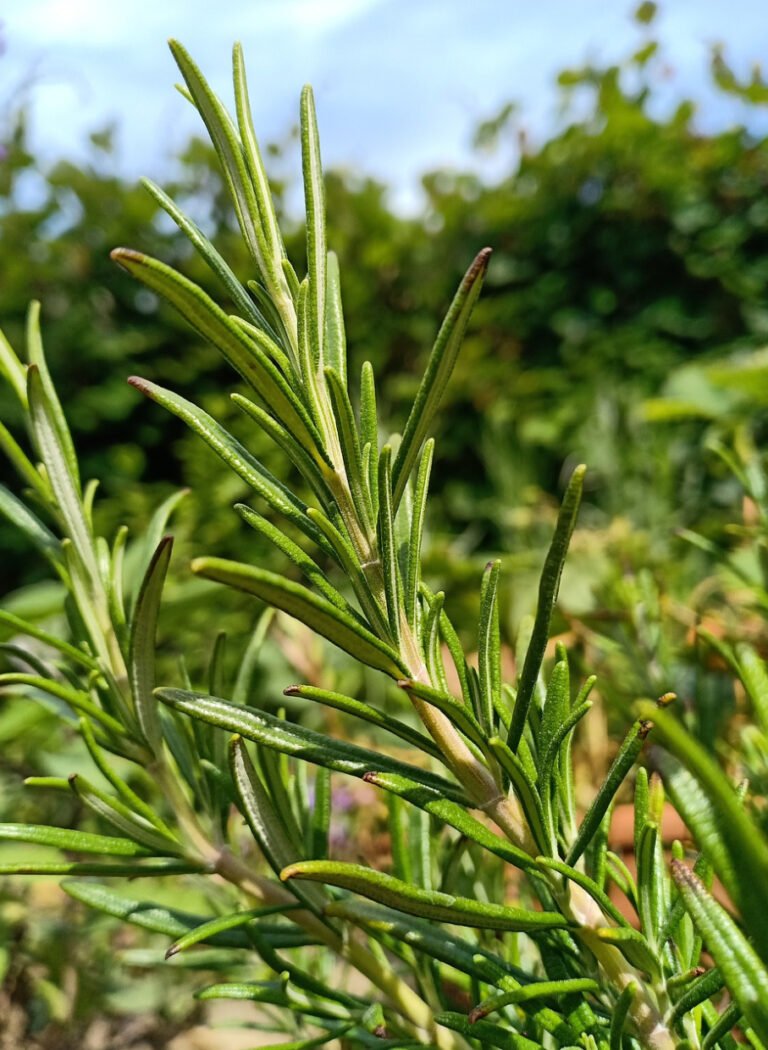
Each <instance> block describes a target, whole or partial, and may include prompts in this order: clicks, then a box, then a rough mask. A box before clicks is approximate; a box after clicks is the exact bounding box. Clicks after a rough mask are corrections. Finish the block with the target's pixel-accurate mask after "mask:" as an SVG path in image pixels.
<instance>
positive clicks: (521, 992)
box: [469, 977, 601, 1025]
mask: <svg viewBox="0 0 768 1050" xmlns="http://www.w3.org/2000/svg"><path fill="white" fill-rule="evenodd" d="M600 990H601V988H600V985H599V984H598V983H597V981H594V980H592V978H591V977H571V978H568V979H566V980H563V981H536V982H535V983H534V984H527V985H525V986H524V987H522V988H515V989H513V990H512V991H511V992H501V993H500V994H498V995H493V996H491V998H490V999H486V1000H485V1002H482V1003H480V1004H479V1005H478V1006H476V1007H475V1008H474V1009H473V1010H472V1012H471V1013H470V1015H469V1021H470V1023H471V1024H472V1025H475V1024H477V1022H478V1021H480V1020H481V1019H482V1018H483V1017H487V1016H488V1014H490V1013H495V1011H496V1010H501V1009H503V1008H504V1007H505V1006H512V1005H517V1004H521V1003H529V1002H531V1001H532V1000H534V999H556V998H558V996H561V995H573V994H574V993H576V992H599V991H600Z"/></svg>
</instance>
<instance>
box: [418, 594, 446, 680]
mask: <svg viewBox="0 0 768 1050" xmlns="http://www.w3.org/2000/svg"><path fill="white" fill-rule="evenodd" d="M444 603H445V592H444V591H438V592H437V594H435V595H433V596H432V598H431V599H430V600H429V602H428V606H427V615H426V616H425V617H424V623H423V625H422V630H421V636H422V640H421V648H422V651H423V653H424V657H425V660H426V664H427V671H428V672H429V678H430V680H431V681H432V682H433V683H434V684H435V687H436V689H437V690H438V692H441V693H443V694H444V695H450V688H449V686H448V679H447V678H446V676H445V664H444V663H443V653H442V649H441V646H440V616H441V614H442V611H443V605H444Z"/></svg>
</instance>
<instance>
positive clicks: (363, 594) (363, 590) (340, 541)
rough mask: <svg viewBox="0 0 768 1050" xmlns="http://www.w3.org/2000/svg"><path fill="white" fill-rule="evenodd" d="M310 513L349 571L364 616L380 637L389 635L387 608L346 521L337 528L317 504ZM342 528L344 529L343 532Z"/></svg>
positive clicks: (338, 558)
mask: <svg viewBox="0 0 768 1050" xmlns="http://www.w3.org/2000/svg"><path fill="white" fill-rule="evenodd" d="M307 516H308V517H309V519H310V520H311V521H312V522H313V524H314V525H316V526H317V528H318V529H319V530H320V532H321V533H322V534H323V535H324V536H325V538H326V540H327V542H328V544H329V545H330V547H331V549H332V550H333V552H334V557H335V558H336V561H337V562H338V563H339V565H340V566H341V568H342V570H343V572H344V573H345V574H346V576H347V579H348V580H349V582H350V583H351V584H352V589H353V590H354V592H355V597H356V598H357V600H358V602H359V604H360V609H361V610H362V613H363V616H364V617H365V620H366V621H367V624H366V625H367V626H371V627H372V628H373V633H374V634H378V635H379V636H381V635H382V634H384V635H386V634H387V631H388V627H387V619H386V614H385V611H384V610H383V609H382V608H381V606H380V605H379V603H378V601H377V600H376V598H375V597H374V595H373V590H372V588H371V585H370V583H369V582H368V576H367V575H366V572H365V569H364V568H363V567H362V566H361V564H360V558H359V557H358V555H357V553H356V551H355V549H354V547H353V546H352V544H351V542H350V541H349V537H348V534H347V532H346V529H344V526H343V523H342V522H341V521H339V526H340V527H339V528H337V527H336V525H335V524H333V522H331V521H330V520H329V519H328V518H327V517H326V516H325V514H323V513H322V511H319V510H317V509H316V508H314V507H310V508H309V510H308V511H307ZM337 520H338V518H337ZM342 529H344V531H343V532H342ZM356 615H357V614H356ZM359 618H360V617H359V616H358V619H359Z"/></svg>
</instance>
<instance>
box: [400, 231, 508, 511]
mask: <svg viewBox="0 0 768 1050" xmlns="http://www.w3.org/2000/svg"><path fill="white" fill-rule="evenodd" d="M490 255H491V249H490V248H484V249H483V250H482V251H481V252H480V253H479V254H478V255H477V257H476V258H475V260H474V262H473V263H472V265H471V266H470V268H469V269H468V270H467V272H466V274H465V275H464V278H463V280H462V282H461V284H460V285H459V289H458V291H457V292H456V295H455V297H454V300H453V302H452V303H451V305H450V307H449V309H448V313H447V314H446V316H445V320H444V321H443V324H442V326H441V328H440V331H439V332H438V335H437V339H436V340H435V344H434V346H433V347H432V352H431V354H430V356H429V361H428V362H427V367H426V370H425V372H424V378H423V379H422V381H421V385H420V386H419V389H418V392H417V394H416V399H415V401H414V403H413V407H412V408H411V412H410V415H409V416H408V420H407V422H406V424H405V430H404V431H403V439H402V441H401V443H400V448H399V449H398V452H397V456H396V457H395V462H394V465H393V468H392V507H393V510H394V511H395V512H396V511H397V508H398V507H399V506H400V500H401V499H402V498H403V493H404V492H405V486H406V484H407V483H408V478H409V477H410V474H411V470H412V469H413V465H414V463H415V462H416V459H417V457H418V455H419V452H420V451H421V446H422V444H423V443H424V439H425V437H426V436H427V433H428V431H429V427H430V425H431V423H432V420H433V418H434V416H435V413H436V412H437V409H438V407H439V405H440V401H441V400H442V396H443V392H444V390H445V387H446V385H447V383H448V380H449V379H450V377H451V373H452V372H453V366H454V365H455V364H456V359H457V357H458V355H459V350H460V349H461V342H462V339H463V338H464V332H465V331H466V328H467V323H468V322H469V318H470V316H471V314H472V310H473V308H474V305H475V302H476V301H477V298H478V296H479V295H480V289H481V287H482V283H483V278H484V277H485V272H486V270H487V269H488V260H489V259H490Z"/></svg>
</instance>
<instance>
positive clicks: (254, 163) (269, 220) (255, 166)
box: [232, 44, 285, 275]
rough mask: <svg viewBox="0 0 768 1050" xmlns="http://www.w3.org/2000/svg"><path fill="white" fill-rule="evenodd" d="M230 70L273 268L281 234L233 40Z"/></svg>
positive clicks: (280, 253) (238, 50)
mask: <svg viewBox="0 0 768 1050" xmlns="http://www.w3.org/2000/svg"><path fill="white" fill-rule="evenodd" d="M232 72H233V80H234V87H235V105H236V109H237V123H238V127H239V130H240V140H241V142H242V147H243V155H244V157H245V162H246V165H247V168H248V174H249V175H250V178H251V185H252V186H253V194H254V198H255V201H256V206H257V208H258V217H259V225H260V227H261V230H262V231H263V235H264V241H265V245H266V249H267V252H268V254H269V257H270V259H271V260H273V264H274V265H275V269H276V270H277V263H278V261H279V260H282V259H283V257H284V256H285V248H284V247H283V238H282V234H281V233H280V227H279V226H278V223H277V216H276V215H275V209H274V205H273V204H272V193H271V191H270V188H269V180H268V178H267V173H266V171H265V169H264V164H263V161H262V159H261V151H260V150H259V143H258V140H257V138H256V132H255V130H254V126H253V117H252V115H251V102H250V97H249V93H248V81H247V78H246V73H245V60H244V57H243V49H242V47H241V45H240V44H235V45H234V47H233V49H232ZM276 275H277V274H276Z"/></svg>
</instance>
